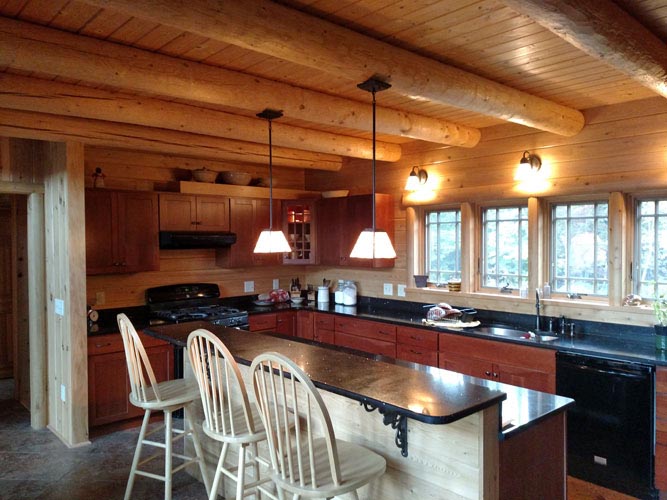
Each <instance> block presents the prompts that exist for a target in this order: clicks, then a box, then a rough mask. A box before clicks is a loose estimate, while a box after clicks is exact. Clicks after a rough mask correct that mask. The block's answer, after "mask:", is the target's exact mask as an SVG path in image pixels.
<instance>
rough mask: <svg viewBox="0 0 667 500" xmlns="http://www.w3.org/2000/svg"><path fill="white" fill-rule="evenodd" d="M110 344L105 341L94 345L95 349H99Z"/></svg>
mask: <svg viewBox="0 0 667 500" xmlns="http://www.w3.org/2000/svg"><path fill="white" fill-rule="evenodd" d="M110 345H111V342H107V343H106V344H95V347H96V348H97V349H99V348H100V347H107V346H110Z"/></svg>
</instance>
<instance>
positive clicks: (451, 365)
mask: <svg viewBox="0 0 667 500" xmlns="http://www.w3.org/2000/svg"><path fill="white" fill-rule="evenodd" d="M438 350H439V354H438V366H439V367H440V368H445V369H446V370H452V371H456V372H459V373H464V374H466V375H472V376H473V377H479V378H485V379H489V380H495V381H496V382H502V383H504V384H510V385H516V386H519V387H525V388H527V389H533V390H536V391H542V392H549V393H552V394H553V393H555V392H556V355H555V351H552V350H551V349H540V348H537V347H528V346H519V345H513V344H509V343H504V342H496V341H493V340H484V339H476V338H466V337H461V336H459V335H449V334H440V337H439V339H438Z"/></svg>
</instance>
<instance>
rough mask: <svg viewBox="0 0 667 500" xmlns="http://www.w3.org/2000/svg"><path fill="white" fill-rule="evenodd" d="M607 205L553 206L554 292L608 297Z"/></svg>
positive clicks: (552, 274)
mask: <svg viewBox="0 0 667 500" xmlns="http://www.w3.org/2000/svg"><path fill="white" fill-rule="evenodd" d="M608 212H609V206H608V204H607V202H589V203H570V204H557V205H553V207H552V212H551V263H550V264H551V287H552V290H553V291H554V292H563V293H567V292H573V293H580V294H587V295H605V296H606V295H607V294H608V290H609V276H608V266H607V262H608V259H607V249H608V246H609V243H608V242H609V231H608V227H609V216H608Z"/></svg>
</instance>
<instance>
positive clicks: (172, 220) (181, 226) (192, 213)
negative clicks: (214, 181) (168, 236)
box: [160, 194, 197, 231]
mask: <svg viewBox="0 0 667 500" xmlns="http://www.w3.org/2000/svg"><path fill="white" fill-rule="evenodd" d="M196 222H197V199H196V197H195V196H189V195H182V194H161V195H160V231H195V230H196V229H197V224H196Z"/></svg>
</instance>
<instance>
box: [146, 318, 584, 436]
mask: <svg viewBox="0 0 667 500" xmlns="http://www.w3.org/2000/svg"><path fill="white" fill-rule="evenodd" d="M197 328H206V329H208V330H210V331H212V332H213V333H215V334H216V335H218V337H220V339H221V340H222V341H223V342H224V343H225V345H226V346H227V347H228V348H229V349H230V351H231V352H232V353H233V354H234V356H235V358H236V359H237V361H238V362H239V363H243V364H246V365H249V364H250V362H251V361H252V359H253V358H254V357H255V356H256V355H258V354H259V353H262V352H266V351H277V352H280V353H282V354H285V355H286V356H288V357H290V358H291V359H293V360H294V361H295V362H296V363H297V364H298V365H299V366H301V367H302V368H303V369H304V370H305V371H306V373H308V375H309V376H310V377H311V378H312V379H313V382H314V383H315V385H316V386H317V387H319V388H321V389H323V390H327V391H330V392H333V393H335V394H340V395H342V396H345V397H349V398H351V399H354V400H356V401H359V402H361V403H370V404H372V405H373V406H376V407H380V408H386V409H388V410H393V411H397V412H399V413H400V414H403V415H405V416H407V417H409V418H412V419H415V420H419V421H422V422H426V423H430V424H447V423H451V422H454V421H456V420H459V419H461V418H464V417H466V416H468V415H471V414H472V413H475V412H477V411H479V410H481V409H483V408H486V407H488V406H490V405H493V404H498V403H500V402H502V405H501V411H502V421H503V422H504V423H507V422H509V423H510V424H511V426H509V427H507V428H506V429H505V431H504V432H503V436H504V437H509V436H511V435H513V434H515V433H518V432H520V431H521V430H523V429H525V428H527V427H528V426H531V425H534V424H535V423H537V422H539V421H540V420H542V419H544V418H546V417H548V416H550V415H552V414H555V413H558V412H560V411H563V410H564V409H565V408H566V407H567V406H568V405H569V404H571V403H572V400H571V399H568V398H563V397H560V396H555V395H551V394H545V393H541V392H537V391H531V390H528V389H522V388H519V387H513V386H507V385H504V384H499V383H496V382H490V381H486V380H481V379H477V378H475V377H469V376H466V375H461V374H459V373H456V372H451V371H447V370H442V369H439V368H433V367H426V366H422V365H417V364H413V363H406V362H401V361H396V360H393V359H391V358H384V357H381V356H373V355H369V354H365V353H359V352H356V351H353V350H350V349H345V348H341V347H333V346H325V345H320V344H318V343H317V342H312V341H307V340H303V339H296V338H286V337H281V336H278V335H270V334H269V335H267V334H259V333H250V332H246V331H239V330H235V329H232V328H225V327H221V326H215V325H211V324H210V323H207V322H203V321H200V322H194V323H183V324H178V325H165V326H150V327H148V328H146V329H145V330H144V332H145V333H146V334H148V335H152V336H154V337H157V338H160V339H163V340H167V341H169V342H171V343H172V344H174V345H176V346H181V347H183V346H185V345H186V341H187V336H188V335H189V334H190V332H191V331H193V330H195V329H197Z"/></svg>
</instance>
